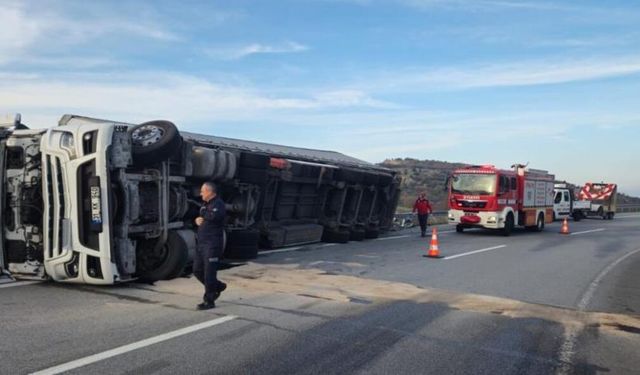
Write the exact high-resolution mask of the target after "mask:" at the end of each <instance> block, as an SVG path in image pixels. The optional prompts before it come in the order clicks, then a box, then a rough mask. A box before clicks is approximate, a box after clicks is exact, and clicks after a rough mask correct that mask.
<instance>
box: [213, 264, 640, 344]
mask: <svg viewBox="0 0 640 375" xmlns="http://www.w3.org/2000/svg"><path fill="white" fill-rule="evenodd" d="M224 279H225V281H227V282H228V283H229V285H230V286H231V287H232V288H242V289H246V290H247V291H250V292H252V293H260V292H262V293H285V294H294V295H301V296H308V297H314V298H319V299H323V300H330V301H337V302H345V303H353V301H363V300H364V301H371V302H372V303H376V302H377V303H383V302H387V301H396V300H411V301H415V302H418V303H443V304H446V305H448V306H449V307H451V308H454V309H458V310H463V311H471V312H478V313H486V314H499V315H503V316H509V317H513V318H539V319H545V320H549V321H554V322H557V323H560V324H562V325H564V326H572V327H574V328H581V327H584V326H591V327H597V328H598V329H600V330H606V331H611V332H618V333H621V334H636V332H638V331H639V330H640V316H637V315H622V314H608V313H589V312H579V311H575V310H570V309H563V308H558V307H552V306H545V305H537V304H532V303H525V302H520V301H516V300H512V299H507V298H499V297H491V296H484V295H477V294H468V293H459V292H452V291H446V290H440V289H432V288H419V287H416V286H414V285H410V284H404V283H398V282H391V281H384V280H374V279H366V278H360V277H355V276H348V275H336V274H329V273H327V272H326V271H323V270H318V269H299V268H297V265H286V266H272V265H269V266H265V265H261V264H256V263H249V264H247V265H246V266H244V267H242V268H238V269H234V270H230V271H228V272H225V274H224ZM620 327H624V329H621V328H620Z"/></svg>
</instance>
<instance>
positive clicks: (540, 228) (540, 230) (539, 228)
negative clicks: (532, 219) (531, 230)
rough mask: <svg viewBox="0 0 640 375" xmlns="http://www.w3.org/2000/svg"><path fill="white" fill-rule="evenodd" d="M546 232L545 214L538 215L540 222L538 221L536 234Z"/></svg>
mask: <svg viewBox="0 0 640 375" xmlns="http://www.w3.org/2000/svg"><path fill="white" fill-rule="evenodd" d="M543 230H544V214H540V215H538V220H537V221H536V232H542V231H543Z"/></svg>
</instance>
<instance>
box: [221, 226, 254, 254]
mask: <svg viewBox="0 0 640 375" xmlns="http://www.w3.org/2000/svg"><path fill="white" fill-rule="evenodd" d="M259 239H260V233H259V232H258V231H257V230H251V229H247V230H233V231H230V232H229V233H228V235H227V245H226V247H225V250H224V258H225V259H238V260H248V259H255V258H256V257H257V256H258V240H259Z"/></svg>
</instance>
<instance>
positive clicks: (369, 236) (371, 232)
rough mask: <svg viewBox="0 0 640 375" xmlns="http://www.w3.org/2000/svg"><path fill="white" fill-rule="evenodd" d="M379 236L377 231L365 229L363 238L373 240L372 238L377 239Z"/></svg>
mask: <svg viewBox="0 0 640 375" xmlns="http://www.w3.org/2000/svg"><path fill="white" fill-rule="evenodd" d="M379 236H380V230H379V229H377V228H376V229H367V230H366V231H365V232H364V238H367V239H373V238H378V237H379Z"/></svg>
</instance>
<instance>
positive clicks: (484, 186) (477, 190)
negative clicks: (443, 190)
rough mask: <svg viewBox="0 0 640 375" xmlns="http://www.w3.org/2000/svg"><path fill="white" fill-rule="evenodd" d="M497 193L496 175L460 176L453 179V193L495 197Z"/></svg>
mask: <svg viewBox="0 0 640 375" xmlns="http://www.w3.org/2000/svg"><path fill="white" fill-rule="evenodd" d="M495 191H496V176H495V175H494V174H458V175H454V176H452V177H451V192H452V193H455V194H465V195H493V194H494V193H495Z"/></svg>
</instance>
